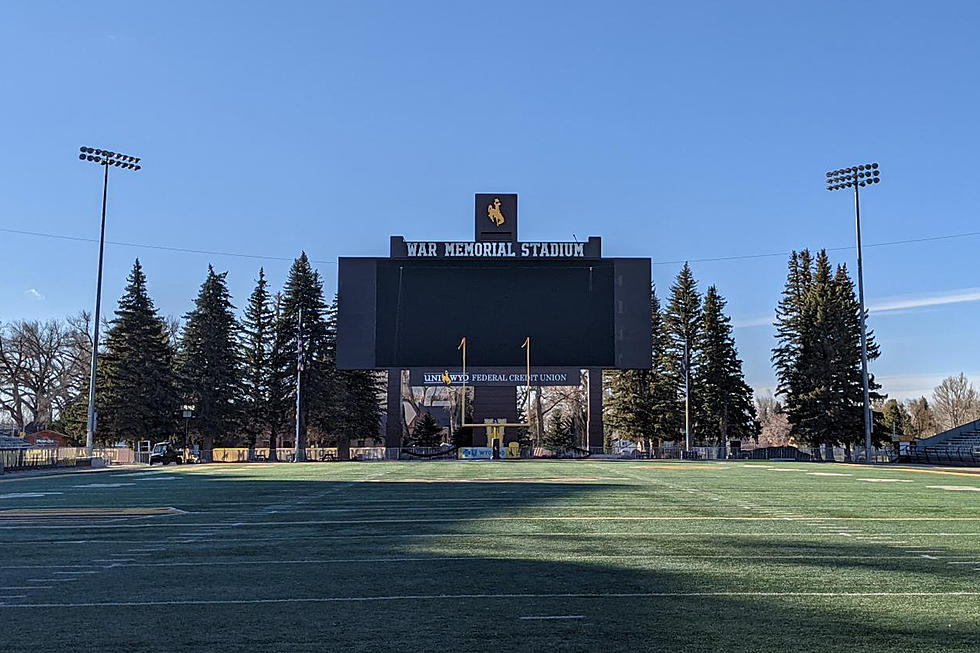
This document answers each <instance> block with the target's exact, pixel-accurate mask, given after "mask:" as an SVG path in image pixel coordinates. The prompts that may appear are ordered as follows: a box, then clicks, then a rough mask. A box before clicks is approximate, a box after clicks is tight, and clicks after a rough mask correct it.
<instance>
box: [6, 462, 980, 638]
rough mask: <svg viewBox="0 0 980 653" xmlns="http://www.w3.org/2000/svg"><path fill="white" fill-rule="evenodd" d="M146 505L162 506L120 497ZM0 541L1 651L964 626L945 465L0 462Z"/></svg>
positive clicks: (964, 591)
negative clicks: (108, 467)
mask: <svg viewBox="0 0 980 653" xmlns="http://www.w3.org/2000/svg"><path fill="white" fill-rule="evenodd" d="M955 488H967V489H961V490H956V489H955ZM970 488H973V489H970ZM164 507H173V508H176V509H178V510H180V511H183V512H179V513H177V514H166V515H143V514H141V513H140V511H139V510H134V509H149V508H153V509H159V508H164ZM80 508H85V509H89V510H85V511H80V510H78V509H80ZM96 509H98V510H96ZM120 509H128V510H125V511H123V510H120ZM0 551H2V555H3V559H2V564H0V618H2V622H3V624H4V627H3V630H2V632H0V645H2V649H3V650H4V651H9V652H14V651H31V652H32V653H36V652H38V651H47V650H57V651H66V650H73V651H78V650H100V651H102V650H106V651H137V650H138V651H181V650H208V651H216V652H223V651H243V650H262V651H323V650H354V651H373V650H379V649H381V650H398V651H407V650H453V651H471V650H472V651H482V650H494V651H495V652H500V651H518V650H534V649H541V650H562V651H591V650H597V649H602V650H606V651H618V650H623V651H627V650H669V651H718V650H741V651H748V650H759V651H779V652H780V653H784V652H787V651H814V650H828V651H830V650H834V651H836V650H849V651H891V650H896V649H901V650H903V651H977V650H980V634H978V633H980V475H977V474H972V473H970V472H969V471H968V470H942V469H928V468H897V467H875V468H866V467H861V466H848V465H833V464H794V463H741V462H739V463H717V464H713V463H657V462H635V463H634V462H619V461H616V462H611V461H610V462H601V461H562V462H559V461H521V462H510V463H508V462H497V463H491V462H465V463H463V462H460V463H454V462H415V463H331V464H303V465H298V464H279V465H258V464H257V465H207V466H183V467H176V466H170V467H166V468H156V469H153V470H152V471H133V470H124V471H112V472H105V473H97V474H71V475H61V476H53V477H44V478H22V479H5V480H0Z"/></svg>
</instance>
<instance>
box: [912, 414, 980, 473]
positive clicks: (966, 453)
mask: <svg viewBox="0 0 980 653" xmlns="http://www.w3.org/2000/svg"><path fill="white" fill-rule="evenodd" d="M905 458H907V460H905V462H919V463H941V464H948V465H980V420H976V421H974V422H967V423H966V424H961V425H960V426H957V427H956V428H952V429H950V430H948V431H944V432H942V433H939V434H937V435H934V436H932V437H931V438H924V439H922V440H919V441H918V442H916V443H915V446H914V447H910V448H909V453H908V456H907V457H906V456H902V459H905Z"/></svg>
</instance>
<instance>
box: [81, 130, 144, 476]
mask: <svg viewBox="0 0 980 653" xmlns="http://www.w3.org/2000/svg"><path fill="white" fill-rule="evenodd" d="M78 158H79V160H80V161H89V162H91V163H96V164H98V165H100V166H102V167H103V168H105V174H104V175H103V179H102V227H101V229H100V231H99V272H98V277H97V280H96V285H95V332H94V335H93V339H92V367H91V374H90V376H89V382H88V424H87V426H86V429H85V454H86V455H87V456H88V457H90V458H91V457H92V448H93V446H94V444H95V429H96V415H95V372H96V369H97V368H98V365H99V319H100V317H101V311H102V258H103V255H104V253H105V205H106V198H107V197H108V193H109V166H114V167H116V168H122V169H124V170H133V171H136V170H140V169H141V168H142V167H143V166H141V165H140V157H138V156H130V155H128V154H120V153H119V152H112V151H110V150H100V149H98V148H92V147H87V146H82V147H80V148H79V154H78Z"/></svg>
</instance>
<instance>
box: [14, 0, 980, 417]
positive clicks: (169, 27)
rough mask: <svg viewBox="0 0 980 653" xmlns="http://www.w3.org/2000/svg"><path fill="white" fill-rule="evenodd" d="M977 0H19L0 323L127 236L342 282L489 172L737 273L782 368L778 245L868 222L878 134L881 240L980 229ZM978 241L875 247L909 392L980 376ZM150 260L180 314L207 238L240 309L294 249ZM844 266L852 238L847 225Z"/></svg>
mask: <svg viewBox="0 0 980 653" xmlns="http://www.w3.org/2000/svg"><path fill="white" fill-rule="evenodd" d="M978 24H980V10H978V8H977V5H976V4H975V3H970V2H949V3H932V4H929V3H912V2H898V3H895V2H860V3H855V2H820V3H787V2H772V3H766V4H759V3H747V2H737V3H733V2H717V3H705V2H684V3H679V2H671V3H655V2H636V3H626V2H589V3H574V2H494V3H486V2H482V3H478V2H394V1H392V2H365V1H357V2H344V3H337V2H309V3H298V2H279V3H246V2H236V3H231V2H224V3H216V2H166V3H162V2H158V3H152V4H151V3H133V2H99V1H95V0H93V1H90V2H84V3H66V2H7V3H4V4H3V6H2V8H0V60H2V61H3V62H4V66H3V89H4V92H3V103H2V105H0V118H2V124H3V134H4V137H3V141H4V156H3V157H2V158H0V188H2V192H0V228H2V229H5V230H7V231H0V242H2V243H3V247H2V248H0V252H2V254H0V256H2V259H3V264H2V267H0V269H2V273H0V320H12V319H21V318H47V317H56V316H63V315H65V314H67V313H70V312H75V311H78V310H79V309H89V310H91V307H92V304H93V301H94V292H95V283H94V273H95V263H96V253H97V247H96V245H95V244H93V243H91V242H85V241H72V240H63V239H54V238H48V237H39V236H30V235H24V234H17V233H12V232H11V231H9V230H22V231H35V232H44V233H50V234H60V235H66V236H74V237H80V238H95V237H97V236H98V217H99V207H100V201H101V192H102V187H101V179H100V175H101V170H100V169H99V168H98V167H97V166H94V165H92V164H89V163H85V164H83V163H82V162H80V161H78V160H77V150H78V146H80V145H92V146H95V147H105V148H108V149H112V150H115V151H120V152H126V153H133V154H136V155H139V156H142V157H144V159H145V161H144V162H145V167H144V169H143V170H142V171H140V172H139V173H135V174H134V173H128V172H122V171H115V170H114V171H113V173H114V174H113V175H112V177H111V179H110V191H109V194H110V197H109V201H110V203H109V224H108V238H109V239H110V240H112V241H117V242H123V243H139V244H149V245H156V246H171V247H184V248H192V249H202V250H213V251H224V252H239V253H245V254H254V255H262V256H269V257H283V258H290V257H293V256H295V255H297V254H298V253H299V251H300V250H301V249H305V250H306V251H307V252H308V253H309V255H310V257H311V258H312V259H314V260H316V261H318V267H319V269H320V271H321V273H322V274H323V277H324V279H325V282H326V286H327V290H328V292H330V293H332V292H333V290H334V288H335V285H336V265H335V264H334V263H333V261H335V260H336V258H337V257H338V256H342V255H386V254H387V247H388V236H389V234H402V235H405V236H406V237H409V238H414V239H426V238H447V239H449V238H451V239H468V238H470V237H471V236H472V223H471V219H472V218H471V216H472V210H473V209H472V204H473V193H475V192H478V191H490V192H494V191H496V192H517V193H520V212H521V237H522V239H525V240H546V239H557V240H568V239H570V238H571V234H572V233H575V234H577V235H578V237H579V238H584V237H586V236H588V235H601V236H602V237H603V239H604V243H603V245H604V251H605V253H606V254H607V255H613V256H650V257H652V258H653V261H654V277H655V281H656V283H657V286H658V288H659V290H660V292H661V295H664V294H666V291H667V287H668V286H669V283H670V281H671V279H672V278H673V276H674V275H675V274H676V273H677V270H678V269H679V267H680V265H679V264H678V263H677V262H676V261H681V260H684V259H691V260H692V261H693V263H692V264H693V267H694V271H695V273H696V275H697V277H698V278H699V280H700V281H701V286H702V289H704V288H706V287H707V285H708V284H711V283H714V284H717V286H718V287H719V289H720V291H721V292H722V293H723V294H724V295H725V296H726V297H727V298H728V301H729V311H730V313H731V315H732V316H733V318H734V320H735V322H736V324H738V325H739V327H738V329H737V330H736V337H737V342H738V345H739V349H740V352H741V355H742V357H743V358H744V360H745V371H746V375H747V379H748V381H749V382H750V383H751V384H752V385H753V386H755V387H757V388H765V387H770V386H772V385H773V377H772V372H771V369H770V364H769V350H770V348H771V347H772V343H773V341H772V329H771V327H769V326H767V324H766V323H768V321H769V320H768V318H770V317H771V315H772V312H773V307H774V305H775V303H776V301H777V300H778V298H779V292H780V289H781V288H782V285H783V281H784V278H785V263H786V257H785V256H783V255H779V256H772V257H763V258H750V259H737V260H729V261H698V259H705V258H717V257H729V256H740V255H752V254H762V253H771V252H786V251H788V250H790V249H793V248H802V247H811V248H819V247H848V246H851V245H853V242H854V224H853V208H852V202H851V198H850V197H849V196H848V195H847V194H846V193H828V192H827V191H825V190H824V186H823V178H824V172H825V171H826V170H829V169H832V168H837V167H842V166H846V165H849V164H852V163H862V162H866V161H871V160H877V161H879V162H880V163H881V166H882V172H883V183H881V184H879V185H878V186H876V187H875V188H874V189H873V190H871V191H870V192H868V193H867V194H866V195H865V201H864V202H863V206H862V208H863V214H864V236H865V242H866V243H882V242H887V241H895V240H904V239H916V238H926V237H932V236H941V235H948V234H962V233H967V232H974V231H978V230H980V227H978V224H977V206H978V203H980V190H978V188H980V186H978V184H977V183H976V181H975V179H976V177H977V172H978V163H977V154H978V150H980V148H978V145H980V139H978V136H980V120H978V118H977V116H978V113H977V107H978V106H980V90H978V89H980V79H978V77H980V74H978V71H980V66H978V65H977V62H978V61H980V46H978V40H977V38H976V26H977V25H978ZM978 249H980V236H967V237H960V238H951V239H946V240H935V241H928V242H919V243H914V244H903V245H892V246H883V247H871V248H868V249H867V250H866V256H865V258H866V287H867V295H868V301H869V304H870V305H871V307H872V308H873V309H874V308H879V309H880V308H882V307H884V308H887V309H888V310H877V311H875V312H874V313H873V314H872V318H871V326H872V327H873V328H874V330H875V332H876V333H877V337H878V340H879V342H880V344H881V348H882V352H883V353H882V357H881V359H880V360H879V361H878V362H877V363H875V364H874V366H873V371H874V372H875V373H877V374H878V376H879V379H880V380H882V381H883V382H884V384H885V388H884V389H885V391H886V392H889V393H890V394H892V395H893V396H899V397H902V396H908V395H909V394H912V393H919V392H928V391H929V390H930V389H931V387H932V386H933V385H935V383H936V382H937V381H938V380H939V379H940V378H941V377H942V376H945V375H948V374H953V373H958V372H960V371H964V372H966V373H967V374H968V375H973V376H974V378H975V379H978V380H980V361H978V355H980V335H978V334H980V281H978V278H977V277H978V271H977V270H978V266H977V254H976V252H977V251H978ZM136 256H139V257H140V259H141V260H142V261H143V264H144V267H145V269H146V273H147V275H148V278H149V287H150V291H151V293H152V295H153V297H154V299H155V301H156V303H157V306H158V307H159V308H160V309H161V311H162V312H164V313H168V314H174V315H181V314H183V313H185V312H186V311H187V310H188V309H189V307H190V304H191V302H192V300H193V297H194V296H195V294H196V292H197V290H198V286H199V284H200V283H201V281H202V280H203V277H204V275H205V272H206V270H207V265H208V263H209V262H210V263H213V264H214V265H215V267H216V268H217V269H218V270H228V272H229V275H228V278H229V282H230V286H231V289H232V292H233V293H234V295H235V298H236V301H237V303H238V305H239V306H241V305H243V304H244V301H245V298H246V297H247V295H248V293H249V291H250V289H251V287H252V285H253V280H254V278H255V275H256V271H257V269H258V267H259V266H260V265H264V266H265V268H266V271H267V272H268V275H269V277H270V279H271V281H272V283H273V284H274V285H275V286H277V287H278V286H279V285H281V283H282V281H283V279H284V276H285V273H286V270H287V269H288V265H289V262H288V260H276V259H274V258H273V259H271V260H260V259H256V258H243V257H232V256H225V255H204V254H194V253H180V252H173V251H166V250H159V249H150V248H146V247H135V246H129V245H109V247H108V250H107V258H106V281H105V298H106V305H107V306H108V308H109V309H110V310H111V309H112V308H114V306H115V301H116V299H117V298H118V296H119V294H120V292H121V289H122V287H123V284H124V282H125V275H126V273H127V271H128V269H129V267H130V266H131V265H132V262H133V259H134V258H135V257H136ZM833 258H834V260H835V261H843V262H846V263H848V265H849V267H851V268H852V270H853V267H854V251H853V250H852V249H844V250H840V251H836V252H833Z"/></svg>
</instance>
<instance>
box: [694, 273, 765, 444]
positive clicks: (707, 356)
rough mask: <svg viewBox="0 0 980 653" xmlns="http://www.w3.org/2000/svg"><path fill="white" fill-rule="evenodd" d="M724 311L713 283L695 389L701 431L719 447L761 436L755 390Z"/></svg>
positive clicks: (698, 353)
mask: <svg viewBox="0 0 980 653" xmlns="http://www.w3.org/2000/svg"><path fill="white" fill-rule="evenodd" d="M724 311H725V299H724V298H723V297H722V296H721V295H720V294H719V293H718V289H717V288H715V286H711V287H710V288H708V291H707V293H706V294H705V296H704V306H703V310H702V317H701V328H700V336H699V340H698V348H697V351H696V353H695V367H696V369H697V377H696V379H695V388H696V390H697V392H696V396H697V399H698V407H699V411H698V414H699V415H700V416H701V420H700V424H699V426H700V432H701V434H702V435H703V437H704V438H705V439H706V440H707V441H709V442H711V441H713V442H714V443H715V444H716V445H717V446H726V443H727V442H728V440H729V439H738V440H741V439H745V438H750V437H758V435H759V424H758V422H757V420H756V412H755V404H754V402H753V397H752V389H751V388H750V387H749V386H748V384H746V383H745V378H744V376H743V374H742V361H741V360H740V359H739V358H738V353H737V352H736V350H735V338H734V337H733V336H732V325H731V319H730V318H729V317H728V316H727V315H725V312H724Z"/></svg>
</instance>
